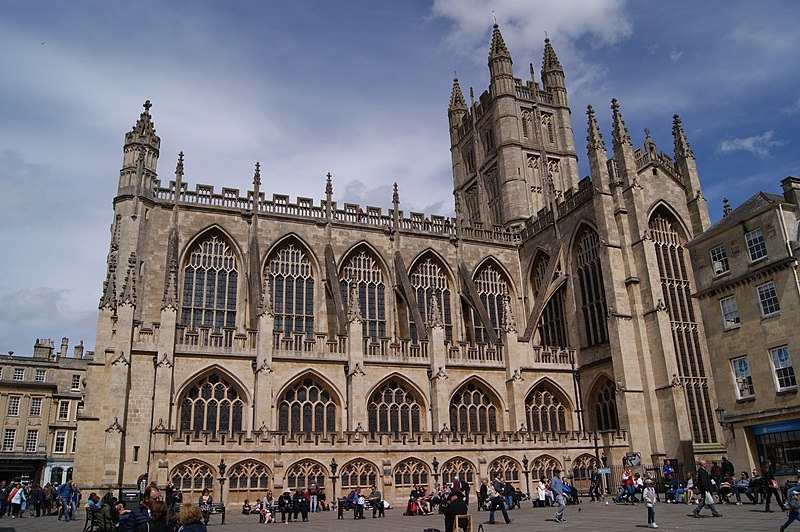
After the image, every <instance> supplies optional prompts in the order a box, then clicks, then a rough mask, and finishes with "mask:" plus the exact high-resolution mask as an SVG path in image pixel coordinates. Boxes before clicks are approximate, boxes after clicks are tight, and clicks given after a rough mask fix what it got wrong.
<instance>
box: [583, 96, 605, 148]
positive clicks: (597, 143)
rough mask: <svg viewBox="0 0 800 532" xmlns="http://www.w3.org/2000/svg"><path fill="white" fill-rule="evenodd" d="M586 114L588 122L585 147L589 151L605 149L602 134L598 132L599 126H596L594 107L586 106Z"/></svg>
mask: <svg viewBox="0 0 800 532" xmlns="http://www.w3.org/2000/svg"><path fill="white" fill-rule="evenodd" d="M586 116H587V117H588V123H589V125H588V133H587V135H586V147H587V149H588V150H589V153H591V152H593V151H596V150H599V151H606V142H605V141H604V140H603V134H602V133H600V128H599V127H598V126H597V118H595V116H594V108H593V107H592V106H591V105H589V106H587V107H586Z"/></svg>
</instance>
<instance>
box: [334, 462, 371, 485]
mask: <svg viewBox="0 0 800 532" xmlns="http://www.w3.org/2000/svg"><path fill="white" fill-rule="evenodd" d="M341 472H342V473H341V476H342V491H346V492H350V490H352V489H354V488H367V487H369V486H372V485H376V486H377V485H378V482H377V480H378V476H379V475H378V468H377V467H375V464H373V463H372V462H367V461H366V460H353V461H352V462H349V463H347V464H345V466H344V467H343V468H342V469H341Z"/></svg>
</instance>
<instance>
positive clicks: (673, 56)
mask: <svg viewBox="0 0 800 532" xmlns="http://www.w3.org/2000/svg"><path fill="white" fill-rule="evenodd" d="M681 57H683V50H680V51H679V50H675V49H674V48H673V49H672V51H671V52H670V53H669V60H670V61H672V62H673V63H677V62H678V61H679V60H680V58H681Z"/></svg>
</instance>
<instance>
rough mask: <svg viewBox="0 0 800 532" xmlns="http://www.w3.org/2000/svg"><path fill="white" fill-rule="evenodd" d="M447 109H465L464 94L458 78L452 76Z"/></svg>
mask: <svg viewBox="0 0 800 532" xmlns="http://www.w3.org/2000/svg"><path fill="white" fill-rule="evenodd" d="M448 110H449V111H450V112H453V111H466V110H467V103H466V102H465V101H464V94H463V93H462V92H461V86H460V85H459V84H458V78H453V92H452V93H451V94H450V107H449V109H448Z"/></svg>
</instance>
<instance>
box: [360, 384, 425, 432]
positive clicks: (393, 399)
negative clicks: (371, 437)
mask: <svg viewBox="0 0 800 532" xmlns="http://www.w3.org/2000/svg"><path fill="white" fill-rule="evenodd" d="M421 410H422V409H421V408H420V405H419V403H417V399H416V397H415V396H414V393H413V392H411V391H410V390H409V389H408V388H407V387H406V386H404V385H403V384H401V383H400V382H398V381H396V380H390V381H389V382H387V383H386V384H385V385H384V386H382V387H380V388H379V389H378V390H376V391H375V393H373V394H372V400H371V401H370V402H369V405H368V406H367V411H368V424H369V431H370V432H404V433H409V432H410V433H418V432H419V431H420V414H421Z"/></svg>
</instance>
